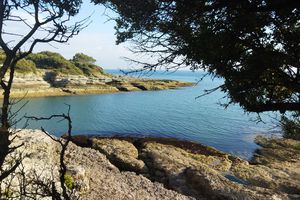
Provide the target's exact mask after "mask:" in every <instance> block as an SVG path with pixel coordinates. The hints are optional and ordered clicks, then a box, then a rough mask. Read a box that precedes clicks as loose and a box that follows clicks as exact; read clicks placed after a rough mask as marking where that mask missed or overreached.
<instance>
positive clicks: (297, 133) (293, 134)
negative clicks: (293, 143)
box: [280, 116, 300, 140]
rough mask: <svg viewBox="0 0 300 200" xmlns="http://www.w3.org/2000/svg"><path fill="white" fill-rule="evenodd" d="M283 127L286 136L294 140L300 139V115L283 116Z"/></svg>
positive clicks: (281, 122)
mask: <svg viewBox="0 0 300 200" xmlns="http://www.w3.org/2000/svg"><path fill="white" fill-rule="evenodd" d="M280 124H281V128H282V131H283V137H284V138H290V139H294V140H300V119H299V117H293V118H292V119H289V118H287V117H285V116H283V117H281V121H280Z"/></svg>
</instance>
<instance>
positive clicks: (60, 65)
mask: <svg viewBox="0 0 300 200" xmlns="http://www.w3.org/2000/svg"><path fill="white" fill-rule="evenodd" d="M28 59H29V60H31V61H33V62H34V63H35V64H36V67H37V68H41V69H50V70H53V71H55V72H57V73H58V74H60V73H61V74H71V75H82V74H83V72H82V71H81V70H80V69H78V68H77V67H76V66H75V65H74V64H73V63H72V62H70V61H69V60H67V59H65V58H64V57H63V56H62V55H60V54H59V53H53V52H49V51H43V52H40V53H37V54H31V55H30V56H28Z"/></svg>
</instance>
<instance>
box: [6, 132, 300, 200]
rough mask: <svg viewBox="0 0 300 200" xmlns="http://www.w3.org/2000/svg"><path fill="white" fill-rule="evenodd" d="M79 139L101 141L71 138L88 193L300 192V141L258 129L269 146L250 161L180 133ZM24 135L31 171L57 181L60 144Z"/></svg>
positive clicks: (76, 179) (79, 184)
mask: <svg viewBox="0 0 300 200" xmlns="http://www.w3.org/2000/svg"><path fill="white" fill-rule="evenodd" d="M73 141H74V142H75V143H77V144H80V145H83V146H85V147H92V148H94V149H92V148H82V147H79V146H77V145H75V144H73V143H71V144H70V145H69V147H68V149H67V153H66V155H65V161H66V164H67V168H68V175H69V176H70V177H71V178H70V180H72V182H73V183H72V185H74V188H76V192H77V195H78V196H80V197H81V199H92V200H93V199H230V200H231V199H236V200H239V199H245V200H248V199H249V200H252V199H253V200H269V199H273V200H279V199H282V200H288V199H295V200H296V199H299V198H300V186H299V185H300V180H299V179H300V172H299V169H300V168H299V164H300V148H299V146H300V142H299V141H295V140H287V139H278V138H277V139H273V138H271V139H267V138H263V137H257V138H256V142H257V143H258V144H260V145H261V146H262V148H261V149H259V150H258V151H257V152H256V153H255V154H254V156H253V159H252V160H251V161H246V160H242V159H240V158H238V157H235V156H232V155H229V154H226V153H223V152H220V151H218V150H216V149H214V148H211V147H206V146H203V145H200V144H196V143H193V142H188V141H178V140H173V139H162V138H121V137H119V138H117V137H115V138H99V137H98V138H93V139H89V138H87V137H83V136H81V137H80V136H76V137H74V138H73ZM21 143H24V146H22V147H21V148H19V149H18V152H22V153H23V154H24V155H27V156H26V157H25V159H24V160H23V162H22V163H23V164H22V167H23V168H24V169H25V171H26V173H27V176H28V177H29V178H30V177H32V176H33V175H34V174H39V178H42V180H43V181H45V180H50V181H53V180H54V181H55V183H56V184H58V162H59V151H60V147H59V145H58V144H57V143H56V142H54V141H53V140H52V139H50V138H49V137H48V136H46V135H45V134H44V133H42V132H41V131H38V130H22V131H21V132H20V133H18V137H17V138H16V139H15V140H14V143H13V144H12V145H13V146H15V145H18V144H21ZM18 170H19V169H18ZM29 183H30V182H29ZM3 184H4V183H1V187H4V185H3ZM32 187H33V189H34V186H32ZM28 188H29V189H30V188H31V187H30V186H29V187H28Z"/></svg>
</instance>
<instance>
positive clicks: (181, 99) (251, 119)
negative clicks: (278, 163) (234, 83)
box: [14, 70, 280, 159]
mask: <svg viewBox="0 0 300 200" xmlns="http://www.w3.org/2000/svg"><path fill="white" fill-rule="evenodd" d="M106 71H107V72H109V73H112V74H115V75H120V76H121V75H123V73H122V72H121V71H120V70H106ZM131 76H140V77H142V78H152V79H153V78H154V79H171V80H180V81H188V82H193V83H195V85H194V86H191V87H184V88H178V89H170V90H162V91H136V92H120V93H114V94H98V95H85V96H65V97H41V98H31V99H24V100H22V101H21V102H19V103H18V104H17V105H16V106H15V107H14V110H18V109H19V108H21V107H23V105H24V104H26V105H25V106H24V107H23V108H22V109H21V111H20V112H19V114H18V117H19V118H21V117H22V116H24V115H26V116H36V117H48V116H50V115H53V114H63V113H66V112H67V111H68V106H67V105H70V106H71V110H70V115H71V117H72V133H73V134H74V135H78V134H79V135H101V136H137V137H146V136H150V137H167V138H177V139H181V140H188V141H194V142H197V143H201V144H204V145H209V146H212V147H214V148H217V149H219V150H221V151H224V152H227V153H231V154H233V155H236V156H240V157H242V158H245V159H250V158H251V156H252V155H253V152H254V151H255V150H256V149H257V148H259V146H258V145H256V144H255V142H254V138H255V136H256V135H268V136H271V135H278V134H280V128H279V127H278V122H277V120H276V119H277V118H276V113H264V114H261V115H260V116H258V115H257V114H255V113H245V112H244V111H243V109H242V108H240V107H239V105H229V106H228V107H227V108H224V106H222V104H226V103H228V99H227V97H226V94H225V93H223V92H221V91H219V90H217V91H215V92H213V93H211V94H208V95H205V96H202V94H204V92H205V90H208V89H212V88H215V87H217V86H219V85H221V84H222V83H223V80H222V79H221V78H216V77H211V76H205V73H204V72H201V71H196V72H192V71H180V70H178V71H172V72H166V71H157V72H153V73H146V74H132V75H131ZM258 117H260V118H261V120H259V121H258V120H257V119H258ZM17 127H18V128H23V127H26V128H31V129H39V128H41V127H43V128H44V129H46V130H47V131H48V132H49V133H51V134H54V135H56V136H61V135H62V134H64V133H65V132H66V131H67V123H66V122H65V121H61V120H60V119H53V120H50V121H48V120H47V121H39V122H36V121H32V120H30V121H27V120H25V119H22V120H21V121H20V122H19V123H18V124H17Z"/></svg>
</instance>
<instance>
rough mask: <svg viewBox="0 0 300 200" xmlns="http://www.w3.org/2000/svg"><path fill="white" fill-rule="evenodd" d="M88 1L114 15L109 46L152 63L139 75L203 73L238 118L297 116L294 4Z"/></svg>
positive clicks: (298, 29) (299, 67) (297, 15)
mask: <svg viewBox="0 0 300 200" xmlns="http://www.w3.org/2000/svg"><path fill="white" fill-rule="evenodd" d="M93 1H94V2H95V3H97V4H104V5H105V6H107V7H108V8H110V9H112V10H114V11H115V12H117V13H118V14H119V15H118V17H116V18H115V21H116V26H115V28H116V35H117V43H122V42H125V41H131V42H133V44H134V48H133V51H134V52H136V53H147V54H149V53H151V54H152V53H155V54H156V55H157V56H158V60H157V62H155V63H147V62H140V64H142V66H143V67H142V70H154V69H156V68H157V67H159V66H164V67H166V68H167V69H172V68H178V67H182V66H189V67H190V68H191V69H192V70H197V69H203V70H205V71H207V72H208V73H210V74H212V75H213V76H217V77H222V78H224V80H225V82H224V84H223V85H221V86H220V87H219V88H220V89H221V90H222V91H224V92H226V94H227V96H228V97H229V100H230V102H229V103H238V104H239V105H240V106H241V107H243V108H244V109H245V110H246V111H250V112H264V111H281V112H285V111H296V112H298V111H300V12H299V7H300V6H299V2H298V1H293V0H258V1H248V0H240V1H218V0H147V1H142V0H138V1H137V0H93ZM211 91H213V90H211ZM208 92H210V91H208Z"/></svg>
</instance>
